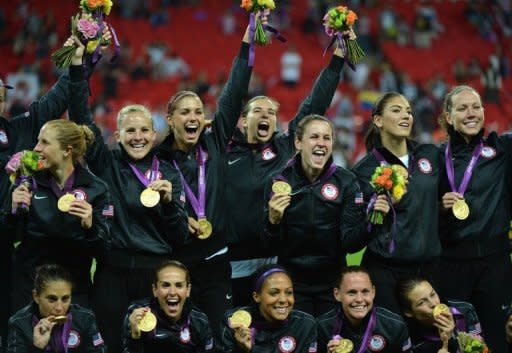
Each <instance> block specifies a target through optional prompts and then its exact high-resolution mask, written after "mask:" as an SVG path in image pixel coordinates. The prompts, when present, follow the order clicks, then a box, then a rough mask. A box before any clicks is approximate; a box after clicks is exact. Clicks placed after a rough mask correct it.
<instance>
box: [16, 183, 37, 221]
mask: <svg viewBox="0 0 512 353" xmlns="http://www.w3.org/2000/svg"><path fill="white" fill-rule="evenodd" d="M21 184H25V186H27V187H28V188H30V190H32V191H35V190H36V189H37V183H36V180H35V179H34V177H33V176H25V175H21V176H19V177H17V178H16V180H15V181H14V185H15V186H19V185H21ZM18 208H21V209H22V210H23V211H28V205H27V204H26V203H25V202H22V203H21V206H20V207H18ZM17 211H18V209H17V208H14V209H12V211H11V214H13V215H15V214H16V213H17Z"/></svg>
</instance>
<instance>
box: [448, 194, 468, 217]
mask: <svg viewBox="0 0 512 353" xmlns="http://www.w3.org/2000/svg"><path fill="white" fill-rule="evenodd" d="M452 212H453V215H454V216H455V218H457V219H459V220H461V221H462V220H465V219H466V218H468V216H469V206H468V204H467V203H466V201H465V200H464V199H460V200H457V201H456V202H455V203H454V204H453V207H452Z"/></svg>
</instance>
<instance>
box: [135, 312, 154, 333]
mask: <svg viewBox="0 0 512 353" xmlns="http://www.w3.org/2000/svg"><path fill="white" fill-rule="evenodd" d="M137 326H138V327H139V330H141V331H142V332H149V331H152V330H153V329H154V328H155V327H156V316H155V314H153V313H152V312H151V311H146V313H145V314H144V316H143V317H142V319H140V321H139V323H138V325H137Z"/></svg>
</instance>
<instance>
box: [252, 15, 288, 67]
mask: <svg viewBox="0 0 512 353" xmlns="http://www.w3.org/2000/svg"><path fill="white" fill-rule="evenodd" d="M259 13H261V11H260V12H259ZM263 13H264V14H265V15H268V14H269V13H270V10H268V9H266V10H265V11H264V12H263ZM262 27H263V30H265V31H269V32H271V33H272V34H273V35H274V36H275V37H276V39H277V40H279V41H280V42H283V43H284V42H286V38H285V37H283V35H282V34H281V33H280V32H279V31H278V30H277V29H275V28H274V27H272V26H270V25H268V24H267V25H264V24H262ZM255 33H256V14H255V13H254V12H252V13H251V14H250V16H249V67H253V66H254V58H255V56H256V53H255V45H254V35H255Z"/></svg>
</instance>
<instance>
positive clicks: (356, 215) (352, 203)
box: [340, 176, 367, 252]
mask: <svg viewBox="0 0 512 353" xmlns="http://www.w3.org/2000/svg"><path fill="white" fill-rule="evenodd" d="M345 190H346V191H345V193H344V195H343V206H342V207H343V211H342V217H341V223H340V236H341V246H342V247H343V248H344V249H345V250H346V251H347V252H357V251H359V250H361V249H362V248H363V247H364V246H366V242H367V239H366V237H365V235H364V233H365V231H366V229H365V228H366V223H365V218H366V214H365V209H364V205H363V201H362V199H361V198H362V192H361V189H360V188H359V183H358V181H357V179H356V177H355V176H353V178H352V180H351V181H350V182H349V183H348V184H347V185H346V188H345ZM354 244H357V245H358V246H353V245H354ZM362 244H364V245H362Z"/></svg>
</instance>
